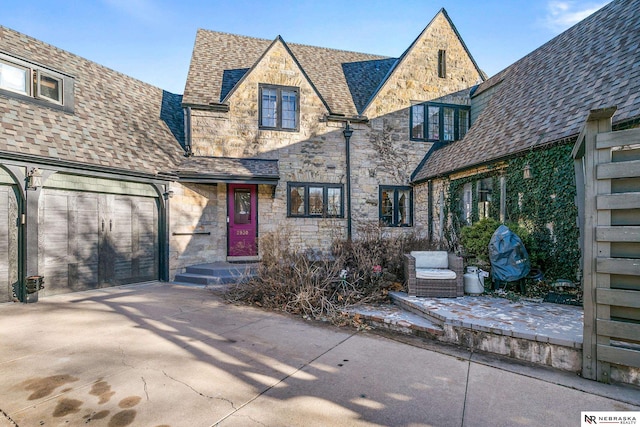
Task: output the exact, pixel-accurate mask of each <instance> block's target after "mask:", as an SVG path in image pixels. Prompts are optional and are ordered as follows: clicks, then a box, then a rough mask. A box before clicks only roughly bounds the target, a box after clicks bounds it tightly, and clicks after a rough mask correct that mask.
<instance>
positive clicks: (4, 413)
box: [0, 409, 19, 427]
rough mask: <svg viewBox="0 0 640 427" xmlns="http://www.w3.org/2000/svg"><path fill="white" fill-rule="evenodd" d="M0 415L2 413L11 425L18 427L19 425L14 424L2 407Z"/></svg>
mask: <svg viewBox="0 0 640 427" xmlns="http://www.w3.org/2000/svg"><path fill="white" fill-rule="evenodd" d="M0 415H2V416H3V417H5V418H6V420H7V421H9V423H10V424H11V425H12V426H15V427H19V426H18V424H16V422H15V421H13V420H12V419H11V417H10V416H9V414H7V413H6V412H4V411H3V410H2V409H0Z"/></svg>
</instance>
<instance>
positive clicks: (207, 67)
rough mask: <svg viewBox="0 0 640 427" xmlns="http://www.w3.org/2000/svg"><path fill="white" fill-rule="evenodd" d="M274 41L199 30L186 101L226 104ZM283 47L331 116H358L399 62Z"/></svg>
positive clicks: (195, 103)
mask: <svg viewBox="0 0 640 427" xmlns="http://www.w3.org/2000/svg"><path fill="white" fill-rule="evenodd" d="M278 39H280V40H281V38H280V37H278V38H276V40H278ZM273 42H274V41H273V40H266V39H257V38H253V37H246V36H239V35H234V34H227V33H220V32H215V31H208V30H202V29H201V30H198V32H197V34H196V41H195V45H194V49H193V55H192V58H191V65H190V67H189V74H188V76H187V83H186V86H185V90H184V98H183V103H184V104H185V105H209V104H218V103H220V102H222V101H223V100H224V98H225V97H226V96H227V95H228V94H229V92H230V91H232V90H233V88H234V87H235V86H236V85H237V84H238V83H239V82H240V80H241V79H242V78H243V76H244V75H245V74H246V73H247V72H248V71H249V70H250V69H251V68H252V67H253V66H254V65H255V64H256V63H257V61H258V60H259V59H260V58H261V57H262V55H263V54H264V52H265V51H266V50H267V49H268V48H269V47H270V46H271V45H272V43H273ZM283 42H284V41H283ZM285 46H287V47H288V49H289V50H290V52H291V53H292V55H293V56H294V57H295V59H296V60H297V62H298V64H299V65H300V67H301V68H302V70H303V72H304V73H305V74H306V75H307V77H308V79H309V81H310V82H311V83H312V85H313V86H314V87H315V88H316V90H317V91H318V93H319V94H320V95H321V98H322V99H323V101H324V102H325V103H326V105H328V107H329V109H330V112H331V113H332V114H344V115H347V116H357V115H358V114H359V113H360V111H361V110H360V108H362V107H363V106H364V104H365V103H366V102H367V101H368V100H369V98H370V97H371V95H372V94H373V93H374V91H375V89H376V88H377V87H378V86H379V85H380V83H381V81H382V79H383V78H384V77H385V76H386V75H387V73H388V71H389V68H390V67H391V66H392V65H393V63H394V62H395V59H392V58H388V57H385V56H380V55H370V54H365V53H357V52H348V51H343V50H336V49H328V48H323V47H314V46H307V45H301V44H294V43H285Z"/></svg>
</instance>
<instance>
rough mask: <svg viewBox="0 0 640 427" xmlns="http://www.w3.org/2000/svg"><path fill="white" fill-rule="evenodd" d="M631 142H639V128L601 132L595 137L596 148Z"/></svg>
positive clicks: (629, 143)
mask: <svg viewBox="0 0 640 427" xmlns="http://www.w3.org/2000/svg"><path fill="white" fill-rule="evenodd" d="M631 144H640V129H627V130H619V131H616V132H607V133H601V134H598V136H597V137H596V149H597V150H600V149H603V148H613V147H619V146H622V145H631Z"/></svg>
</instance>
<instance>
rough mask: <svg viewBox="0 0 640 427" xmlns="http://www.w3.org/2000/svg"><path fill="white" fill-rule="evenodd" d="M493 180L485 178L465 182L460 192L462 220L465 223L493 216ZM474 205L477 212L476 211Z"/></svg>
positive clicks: (468, 223)
mask: <svg viewBox="0 0 640 427" xmlns="http://www.w3.org/2000/svg"><path fill="white" fill-rule="evenodd" d="M493 180H494V178H491V177H490V178H483V179H479V180H477V181H472V182H467V183H465V184H464V185H463V186H462V188H461V190H460V193H459V194H458V196H459V200H460V205H459V208H460V220H461V221H462V223H463V224H466V225H470V224H471V223H472V222H473V221H474V220H475V219H483V218H489V217H490V216H491V204H492V203H493V190H494V188H493ZM474 205H475V206H477V212H476V213H474V211H473V208H474Z"/></svg>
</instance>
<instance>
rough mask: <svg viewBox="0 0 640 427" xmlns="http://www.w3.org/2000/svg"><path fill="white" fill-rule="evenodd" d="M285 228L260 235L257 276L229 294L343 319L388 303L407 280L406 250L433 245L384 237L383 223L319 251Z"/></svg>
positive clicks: (409, 238) (235, 298)
mask: <svg viewBox="0 0 640 427" xmlns="http://www.w3.org/2000/svg"><path fill="white" fill-rule="evenodd" d="M288 234H289V233H286V231H285V230H280V231H278V232H274V233H271V234H268V235H266V236H264V237H262V238H261V239H260V245H261V252H262V254H263V256H262V261H261V263H260V267H259V269H258V274H257V276H256V277H255V278H253V279H251V280H249V281H247V282H244V283H239V284H236V285H234V286H232V287H231V288H230V289H229V291H228V292H227V294H226V298H227V299H228V300H229V301H232V302H244V303H248V304H255V305H258V306H261V307H265V308H268V309H272V310H282V311H286V312H289V313H293V314H299V315H302V316H305V317H309V318H315V319H320V318H322V319H331V320H336V319H338V318H339V315H340V313H342V312H343V311H344V310H345V309H346V308H347V307H349V306H351V305H354V304H358V303H367V302H382V301H386V299H387V298H388V296H387V295H388V292H389V291H390V290H400V289H402V287H403V285H402V284H403V282H404V277H403V273H404V253H406V252H409V251H411V250H415V249H427V248H429V246H428V244H427V242H426V240H425V239H419V238H417V237H416V236H415V235H404V234H403V235H401V236H397V237H389V236H384V233H383V232H382V231H381V229H380V228H379V227H367V228H365V229H362V230H360V232H359V233H358V236H359V238H358V240H355V241H343V240H339V241H335V242H334V244H333V246H332V248H331V251H330V252H329V253H325V254H318V253H315V252H314V251H309V250H302V249H299V248H295V247H292V245H291V244H290V243H289V240H288Z"/></svg>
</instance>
